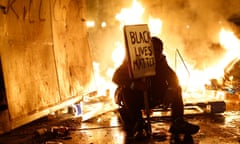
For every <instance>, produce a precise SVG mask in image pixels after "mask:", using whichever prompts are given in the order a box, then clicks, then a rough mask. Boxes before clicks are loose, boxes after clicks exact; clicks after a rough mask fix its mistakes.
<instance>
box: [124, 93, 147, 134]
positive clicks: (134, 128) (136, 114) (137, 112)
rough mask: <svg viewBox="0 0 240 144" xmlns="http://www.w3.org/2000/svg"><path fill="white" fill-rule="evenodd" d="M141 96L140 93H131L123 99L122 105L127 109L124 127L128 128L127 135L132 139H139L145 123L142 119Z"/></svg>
mask: <svg viewBox="0 0 240 144" xmlns="http://www.w3.org/2000/svg"><path fill="white" fill-rule="evenodd" d="M143 103H144V101H143V95H142V94H141V93H131V95H126V96H125V97H124V104H125V105H126V107H127V110H126V111H127V115H128V118H129V119H127V120H126V122H125V123H126V124H127V125H126V126H127V128H128V131H127V134H128V135H129V136H132V137H135V138H136V137H137V138H141V137H142V136H140V135H141V132H142V130H143V129H144V128H145V123H144V122H145V121H144V119H143V117H142V112H141V109H143V108H144V107H143Z"/></svg>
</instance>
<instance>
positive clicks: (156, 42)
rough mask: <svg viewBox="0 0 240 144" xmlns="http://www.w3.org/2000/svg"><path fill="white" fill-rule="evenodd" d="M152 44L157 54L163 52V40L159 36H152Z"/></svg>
mask: <svg viewBox="0 0 240 144" xmlns="http://www.w3.org/2000/svg"><path fill="white" fill-rule="evenodd" d="M152 46H153V48H154V53H155V55H156V54H157V55H160V54H162V52H163V42H162V40H161V39H159V38H157V37H152Z"/></svg>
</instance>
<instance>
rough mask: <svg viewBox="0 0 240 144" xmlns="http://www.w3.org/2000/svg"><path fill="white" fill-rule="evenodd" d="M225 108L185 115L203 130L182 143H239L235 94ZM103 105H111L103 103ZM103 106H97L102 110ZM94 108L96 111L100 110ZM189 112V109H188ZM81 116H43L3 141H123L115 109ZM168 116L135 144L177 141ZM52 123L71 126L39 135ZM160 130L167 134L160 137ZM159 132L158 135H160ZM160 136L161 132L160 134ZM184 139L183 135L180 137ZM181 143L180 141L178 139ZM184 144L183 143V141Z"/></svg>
mask: <svg viewBox="0 0 240 144" xmlns="http://www.w3.org/2000/svg"><path fill="white" fill-rule="evenodd" d="M225 101H226V109H227V110H226V111H225V112H224V113H221V114H207V113H202V114H186V115H185V118H186V120H188V121H189V122H191V123H194V124H198V125H199V126H200V131H199V132H198V133H197V134H195V135H193V136H192V137H190V138H188V139H186V141H184V142H182V143H183V144H240V101H239V97H238V96H236V95H233V96H231V97H228V98H227V99H225ZM101 107H105V109H106V107H109V109H111V108H110V107H111V105H107V104H102V106H101ZM101 107H99V106H98V107H97V109H98V110H101ZM97 109H95V110H97ZM186 113H187V111H186ZM82 119H83V118H82V117H75V116H73V115H69V114H59V115H58V116H56V117H54V118H49V117H44V118H42V119H39V120H36V121H34V122H32V123H30V124H27V125H25V126H23V127H20V128H17V129H15V130H13V131H11V132H9V133H7V134H3V135H1V136H0V144H124V143H125V133H124V131H123V129H122V124H121V121H120V120H119V117H118V113H117V111H116V109H112V110H110V111H108V112H105V113H103V114H100V115H98V116H96V117H92V118H90V117H89V119H86V120H84V121H82ZM169 125H170V121H169V117H167V116H165V117H160V118H156V119H154V121H152V122H151V126H152V137H151V139H149V140H142V141H135V142H133V143H136V144H169V143H171V142H172V143H174V139H173V140H172V138H171V134H170V133H168V132H167V131H168V128H169ZM53 126H64V127H68V128H69V129H68V133H67V135H62V136H58V137H51V136H46V135H44V134H43V135H42V136H36V130H37V129H41V128H51V127H53ZM160 132H161V133H162V132H163V133H166V134H167V137H159V134H160ZM157 135H158V137H157ZM160 136H161V135H160ZM179 138H180V140H182V141H183V139H184V138H183V136H180V137H179ZM175 143H177V144H179V142H175ZM180 144H181V143H180Z"/></svg>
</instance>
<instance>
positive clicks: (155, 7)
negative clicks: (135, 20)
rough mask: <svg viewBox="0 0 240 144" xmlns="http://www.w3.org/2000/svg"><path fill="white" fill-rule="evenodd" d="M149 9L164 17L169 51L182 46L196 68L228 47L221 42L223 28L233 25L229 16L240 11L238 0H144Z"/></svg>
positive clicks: (209, 62)
mask: <svg viewBox="0 0 240 144" xmlns="http://www.w3.org/2000/svg"><path fill="white" fill-rule="evenodd" d="M142 2H143V3H144V5H146V6H147V13H149V15H152V16H153V17H156V18H157V17H159V18H160V19H161V20H162V21H163V30H162V34H161V36H160V37H161V38H162V39H163V41H164V43H165V48H166V51H169V49H171V48H177V49H179V50H180V52H181V54H182V55H183V57H184V59H185V60H186V61H187V62H188V63H190V65H191V66H192V67H193V68H194V69H204V68H206V67H209V66H211V65H214V64H215V63H216V62H217V61H219V60H220V59H221V58H222V57H223V55H224V54H225V52H226V50H225V49H224V48H223V47H221V45H220V44H219V37H218V36H219V32H220V29H221V28H223V27H224V28H231V27H232V24H231V23H230V22H229V21H228V18H229V17H230V16H231V15H234V14H240V10H239V6H240V1H239V0H228V1H226V0H168V1H165V0H157V1H155V2H154V3H152V2H150V1H147V0H143V1H142Z"/></svg>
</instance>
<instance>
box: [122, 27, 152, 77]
mask: <svg viewBox="0 0 240 144" xmlns="http://www.w3.org/2000/svg"><path fill="white" fill-rule="evenodd" d="M124 38H125V44H126V54H127V56H128V60H129V62H130V72H131V76H132V78H134V79H137V78H143V77H147V76H152V75H155V57H154V49H153V47H152V43H151V36H150V32H149V29H148V25H147V24H141V25H126V26H124Z"/></svg>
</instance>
